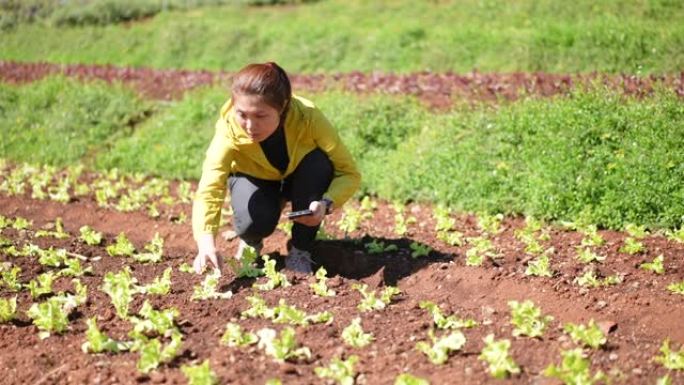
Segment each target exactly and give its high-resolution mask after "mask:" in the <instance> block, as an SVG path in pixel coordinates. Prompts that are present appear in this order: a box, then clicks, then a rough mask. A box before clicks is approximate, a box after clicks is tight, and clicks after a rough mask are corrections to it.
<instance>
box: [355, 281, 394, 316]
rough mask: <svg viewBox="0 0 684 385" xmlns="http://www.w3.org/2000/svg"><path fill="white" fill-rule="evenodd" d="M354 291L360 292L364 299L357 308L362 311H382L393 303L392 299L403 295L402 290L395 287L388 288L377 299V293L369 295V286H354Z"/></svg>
mask: <svg viewBox="0 0 684 385" xmlns="http://www.w3.org/2000/svg"><path fill="white" fill-rule="evenodd" d="M352 289H355V290H358V291H359V293H361V296H362V297H363V299H362V300H361V303H360V304H359V305H358V306H357V308H358V309H359V310H361V311H364V312H366V311H373V310H382V309H384V308H385V307H387V305H389V304H390V302H392V297H393V296H395V295H397V294H399V293H401V290H399V289H398V288H396V287H394V286H387V287H386V288H385V289H384V290H383V291H382V293H381V295H380V298H379V299H378V298H376V297H375V292H371V293H368V291H367V290H368V285H366V284H363V285H359V284H354V285H352Z"/></svg>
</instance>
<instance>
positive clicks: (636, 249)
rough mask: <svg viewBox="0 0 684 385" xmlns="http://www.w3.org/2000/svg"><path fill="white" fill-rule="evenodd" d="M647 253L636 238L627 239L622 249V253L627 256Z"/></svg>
mask: <svg viewBox="0 0 684 385" xmlns="http://www.w3.org/2000/svg"><path fill="white" fill-rule="evenodd" d="M644 251H646V247H645V246H644V244H643V243H641V242H639V241H637V240H636V239H635V238H632V237H627V238H625V244H624V245H623V246H622V247H620V252H621V253H627V254H631V255H634V254H637V253H641V252H644Z"/></svg>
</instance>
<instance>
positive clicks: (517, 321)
mask: <svg viewBox="0 0 684 385" xmlns="http://www.w3.org/2000/svg"><path fill="white" fill-rule="evenodd" d="M508 306H509V307H510V308H511V323H512V324H513V325H515V329H513V335H514V336H516V337H517V336H528V337H533V338H534V337H541V336H542V335H543V334H544V329H545V328H546V326H547V325H548V323H549V322H551V321H552V320H553V317H552V316H549V315H547V316H542V314H541V309H540V308H538V307H536V306H535V305H534V302H532V301H530V300H526V301H523V302H522V303H519V302H518V301H509V302H508Z"/></svg>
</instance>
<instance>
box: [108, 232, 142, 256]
mask: <svg viewBox="0 0 684 385" xmlns="http://www.w3.org/2000/svg"><path fill="white" fill-rule="evenodd" d="M105 250H106V251H107V254H109V255H110V256H112V257H114V256H121V257H132V256H133V254H134V253H135V246H133V243H131V241H129V240H128V238H127V237H126V234H125V233H123V232H122V233H119V235H117V236H116V243H114V244H113V245H109V246H107V247H106V249H105Z"/></svg>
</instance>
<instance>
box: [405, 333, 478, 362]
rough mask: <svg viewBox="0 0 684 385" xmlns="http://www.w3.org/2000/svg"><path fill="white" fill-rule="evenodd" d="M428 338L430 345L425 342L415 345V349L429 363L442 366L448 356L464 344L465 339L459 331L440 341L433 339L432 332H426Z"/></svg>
mask: <svg viewBox="0 0 684 385" xmlns="http://www.w3.org/2000/svg"><path fill="white" fill-rule="evenodd" d="M428 337H429V338H430V340H431V341H432V345H430V344H429V343H427V342H425V341H419V342H418V343H416V349H418V351H420V352H422V353H423V354H425V355H426V356H427V357H428V359H429V360H430V362H432V363H433V364H435V365H442V364H443V363H445V362H447V360H448V359H449V354H450V353H451V352H455V351H458V350H460V349H461V348H462V347H463V345H465V343H466V338H465V336H464V335H463V333H462V332H461V331H460V330H455V331H452V332H450V333H449V334H448V335H446V336H445V337H442V338H440V339H437V338H435V334H434V331H433V330H432V329H430V330H428Z"/></svg>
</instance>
